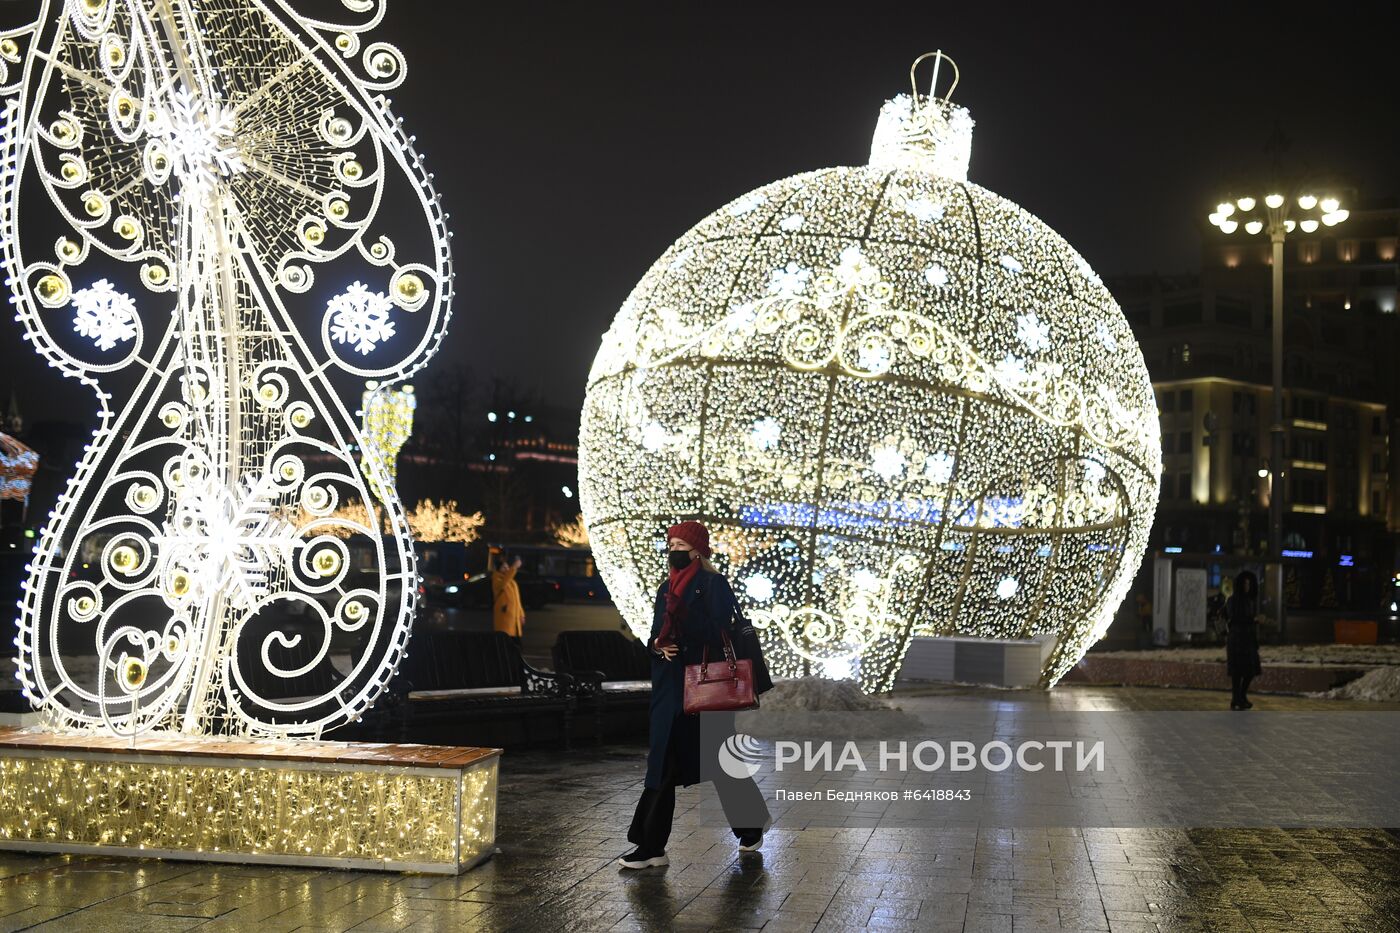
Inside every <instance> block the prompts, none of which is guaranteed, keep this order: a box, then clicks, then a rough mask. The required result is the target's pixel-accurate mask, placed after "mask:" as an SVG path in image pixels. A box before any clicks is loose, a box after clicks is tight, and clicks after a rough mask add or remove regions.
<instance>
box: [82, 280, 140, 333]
mask: <svg viewBox="0 0 1400 933" xmlns="http://www.w3.org/2000/svg"><path fill="white" fill-rule="evenodd" d="M73 307H75V308H77V309H78V313H77V315H76V316H75V317H74V318H73V328H74V329H75V330H77V332H78V333H79V334H80V335H82V336H84V337H87V338H89V339H90V340H92V342H93V343H95V344H97V349H99V350H110V349H112V348H113V347H115V346H116V345H117V344H119V343H124V342H125V341H128V340H130V339H132V338H133V337H135V336H136V303H135V302H134V301H132V300H131V297H130V296H129V295H126V294H124V293H123V292H119V291H117V290H116V289H115V288H113V287H112V283H111V282H109V281H107V280H106V279H98V280H97V281H96V282H93V283H92V287H90V288H83V289H79V290H78V291H76V292H74V293H73Z"/></svg>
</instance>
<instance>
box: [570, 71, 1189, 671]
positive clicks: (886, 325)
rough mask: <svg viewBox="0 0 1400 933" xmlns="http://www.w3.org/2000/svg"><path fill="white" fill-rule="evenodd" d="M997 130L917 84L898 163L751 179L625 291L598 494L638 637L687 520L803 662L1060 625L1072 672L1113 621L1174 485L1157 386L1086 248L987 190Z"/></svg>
mask: <svg viewBox="0 0 1400 933" xmlns="http://www.w3.org/2000/svg"><path fill="white" fill-rule="evenodd" d="M972 126H973V122H972V119H971V117H970V116H969V114H968V112H967V111H966V110H965V109H963V108H962V107H959V106H957V105H955V104H952V103H951V102H949V101H948V99H947V98H946V97H944V98H938V97H933V96H931V95H924V94H920V93H919V92H918V91H917V90H915V92H914V94H913V95H912V96H911V95H900V96H898V97H895V98H894V99H893V100H891V101H889V102H887V103H886V104H885V105H884V108H883V109H882V110H881V112H880V118H879V122H878V125H877V127H876V131H875V139H874V145H873V146H872V147H871V155H870V163H869V164H868V165H864V166H859V167H851V168H831V169H824V170H822V171H816V172H809V173H807V174H803V175H796V176H793V177H791V178H786V179H783V180H781V181H777V182H774V183H772V184H770V185H766V186H764V187H762V188H759V189H757V190H755V191H752V192H750V193H748V194H745V195H744V196H742V197H740V198H738V199H737V200H735V201H733V202H731V203H730V204H728V205H726V206H724V207H722V208H721V209H720V210H718V211H716V212H715V213H713V214H711V215H710V216H709V217H706V218H705V219H704V220H702V221H701V222H700V223H699V224H697V225H696V226H695V227H694V228H692V229H691V230H690V231H689V232H687V233H686V234H685V235H684V236H682V237H681V238H680V240H678V241H677V242H676V243H675V244H674V245H673V246H672V247H671V248H670V249H669V250H667V251H666V253H665V254H664V255H662V257H661V258H660V259H659V260H658V261H657V262H656V264H655V265H653V266H652V267H651V269H650V270H649V271H648V272H647V273H646V275H645V276H644V277H643V278H642V280H641V282H640V283H638V285H637V287H636V289H634V290H633V292H632V294H631V295H630V296H629V297H628V298H627V300H626V302H624V303H623V305H622V309H621V310H620V311H619V313H618V315H617V318H616V320H614V322H613V324H612V327H611V328H610V329H609V330H608V332H607V334H606V335H605V336H604V337H603V342H602V347H601V348H600V349H599V351H598V356H597V358H596V359H595V360H594V363H593V368H592V371H591V373H590V375H589V379H588V391H587V398H586V400H585V403H584V409H583V420H582V430H581V437H580V449H579V473H580V499H581V503H582V507H583V514H584V517H585V520H586V522H587V526H588V531H589V535H590V537H591V540H592V546H593V553H594V555H595V558H596V560H597V564H598V567H599V569H600V570H601V572H602V574H603V576H604V579H605V580H606V582H607V585H608V588H609V590H610V591H611V592H612V594H613V596H614V598H615V599H616V601H617V604H618V606H619V608H620V609H621V611H622V614H623V615H624V617H625V618H626V620H627V623H628V625H629V626H630V627H631V628H632V630H633V631H634V632H636V633H637V634H638V635H640V636H643V637H645V635H646V633H647V631H648V629H649V627H650V624H651V619H652V612H653V605H654V600H655V592H656V587H657V585H658V584H659V583H660V582H661V580H662V579H663V578H664V575H665V566H666V565H665V561H664V559H663V554H662V550H663V548H664V547H665V537H664V535H665V531H664V529H665V528H666V526H667V525H669V524H671V523H672V522H675V521H677V520H680V519H698V520H700V521H702V522H704V523H706V524H707V525H708V526H709V528H710V530H711V535H712V541H713V543H714V545H715V550H716V551H717V556H716V562H717V564H718V565H719V569H720V570H722V571H723V572H724V573H725V574H727V575H728V577H729V578H730V580H731V581H732V582H733V584H734V588H735V592H736V593H737V594H738V596H739V599H740V602H741V604H742V606H743V609H744V611H745V613H746V614H747V615H748V617H749V618H750V619H751V620H752V621H753V622H754V623H755V625H756V626H757V627H758V628H759V629H760V631H761V632H762V636H763V639H764V643H765V649H766V653H767V657H768V661H769V664H770V666H771V667H772V668H773V672H774V674H775V675H783V676H796V675H801V674H804V673H814V674H823V675H827V676H852V675H853V676H855V677H857V678H858V679H859V681H860V683H861V685H862V686H863V687H865V688H866V689H867V690H883V689H888V688H889V687H890V686H891V685H892V683H893V681H894V678H895V674H896V673H897V671H898V669H899V666H900V662H901V661H902V659H903V657H904V653H905V651H906V650H907V648H908V645H909V640H910V637H911V636H913V635H963V636H978V637H985V638H998V639H1018V638H1030V637H1034V636H1046V638H1044V639H1043V642H1044V644H1045V646H1046V651H1045V654H1044V658H1045V661H1044V666H1043V671H1042V683H1043V684H1044V685H1046V686H1049V685H1050V684H1053V683H1054V682H1055V681H1057V680H1058V679H1059V678H1060V677H1061V676H1062V675H1063V674H1064V673H1065V672H1066V671H1067V670H1068V669H1069V668H1070V667H1072V666H1073V665H1074V664H1075V663H1076V662H1077V661H1078V659H1079V658H1080V657H1081V656H1082V655H1083V653H1084V652H1085V651H1086V650H1087V649H1088V647H1089V646H1090V645H1091V644H1092V643H1093V642H1094V641H1096V640H1097V639H1098V638H1100V637H1101V636H1102V635H1103V633H1104V631H1105V630H1106V629H1107V627H1108V625H1109V622H1110V620H1111V618H1112V616H1113V613H1114V611H1115V610H1116V608H1117V606H1118V605H1119V603H1120V602H1121V600H1122V598H1123V596H1124V594H1125V592H1126V590H1127V588H1128V586H1129V585H1130V583H1131V580H1132V577H1133V576H1134V574H1135V573H1136V571H1137V568H1138V565H1139V563H1140V561H1141V559H1142V554H1143V550H1144V547H1145V545H1146V541H1147V533H1148V529H1149V527H1150V525H1151V521H1152V515H1153V512H1154V510H1155V507H1156V502H1157V484H1158V475H1159V473H1160V465H1161V446H1160V437H1159V429H1158V424H1157V416H1156V405H1155V401H1154V397H1153V393H1152V386H1151V384H1150V382H1149V380H1148V374H1147V369H1146V367H1145V365H1144V363H1143V358H1142V353H1141V351H1140V350H1139V348H1138V345H1137V343H1136V341H1135V340H1134V338H1133V335H1132V333H1131V332H1130V330H1129V328H1128V325H1127V322H1126V321H1125V319H1124V317H1123V314H1122V312H1121V311H1120V310H1119V308H1118V305H1117V304H1116V303H1115V302H1114V300H1113V297H1112V296H1111V295H1110V294H1109V293H1108V290H1107V289H1105V288H1104V286H1103V283H1102V282H1101V281H1100V280H1099V277H1098V276H1097V275H1095V274H1094V271H1093V270H1092V269H1091V268H1090V267H1089V264H1088V263H1087V262H1085V261H1084V259H1083V257H1081V256H1080V255H1079V254H1078V253H1077V252H1075V250H1074V249H1073V248H1072V247H1071V246H1070V245H1069V244H1068V243H1066V242H1065V241H1064V239H1062V238H1061V237H1060V236H1059V235H1058V234H1056V233H1055V231H1053V230H1051V229H1050V228H1049V227H1048V226H1046V225H1045V224H1044V223H1043V222H1041V221H1040V220H1038V219H1037V218H1035V217H1033V216H1031V215H1030V214H1029V213H1027V212H1026V211H1024V210H1022V209H1021V208H1020V207H1018V206H1016V205H1015V204H1013V203H1012V202H1011V201H1008V200H1007V199H1005V198H1003V197H1000V196H999V195H997V194H994V193H992V192H990V191H987V190H986V189H984V188H980V187H978V186H977V185H975V184H972V183H970V182H968V181H967V165H968V158H969V154H970V150H971V138H972ZM1027 169H1028V170H1032V169H1033V164H1032V162H1030V161H1028V163H1027ZM1034 170H1036V171H1038V170H1039V169H1038V168H1036V169H1034Z"/></svg>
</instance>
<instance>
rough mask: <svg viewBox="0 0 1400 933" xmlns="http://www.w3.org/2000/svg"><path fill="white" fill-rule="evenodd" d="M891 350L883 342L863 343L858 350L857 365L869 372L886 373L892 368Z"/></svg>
mask: <svg viewBox="0 0 1400 933" xmlns="http://www.w3.org/2000/svg"><path fill="white" fill-rule="evenodd" d="M890 362H891V360H890V351H889V349H888V348H887V347H886V346H885V345H884V344H882V343H866V344H862V345H861V347H860V349H859V350H857V351H856V365H857V366H859V367H860V368H861V369H862V370H864V371H865V372H867V373H872V374H875V375H884V374H885V373H887V372H889V369H890Z"/></svg>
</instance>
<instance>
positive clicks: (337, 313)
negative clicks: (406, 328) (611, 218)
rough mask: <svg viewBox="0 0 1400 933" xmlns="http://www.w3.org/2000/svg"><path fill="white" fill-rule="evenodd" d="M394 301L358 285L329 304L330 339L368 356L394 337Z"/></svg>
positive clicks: (327, 310)
mask: <svg viewBox="0 0 1400 933" xmlns="http://www.w3.org/2000/svg"><path fill="white" fill-rule="evenodd" d="M391 307H393V302H392V301H390V300H389V296H388V295H385V294H383V293H381V292H372V291H370V290H369V289H368V288H367V287H366V286H365V285H364V284H362V283H360V282H356V283H355V284H353V285H351V286H350V287H349V288H348V289H346V290H345V292H344V293H343V294H340V295H336V296H335V297H334V298H332V299H331V300H330V301H329V302H327V303H326V314H327V315H329V317H330V322H331V337H333V338H334V339H335V340H336V341H337V342H338V343H348V344H350V345H351V346H353V347H354V348H355V349H356V350H358V351H359V352H360V353H362V354H364V353H369V352H370V351H371V350H373V349H374V348H375V347H376V346H377V345H378V344H379V343H381V342H383V341H385V340H388V339H389V338H390V337H392V336H394V322H393V321H391V320H389V309H390V308H391Z"/></svg>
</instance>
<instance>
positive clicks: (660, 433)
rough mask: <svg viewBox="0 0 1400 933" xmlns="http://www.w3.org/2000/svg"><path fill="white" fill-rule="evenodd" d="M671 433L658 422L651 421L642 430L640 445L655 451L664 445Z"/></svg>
mask: <svg viewBox="0 0 1400 933" xmlns="http://www.w3.org/2000/svg"><path fill="white" fill-rule="evenodd" d="M670 440H671V435H670V434H668V433H667V431H666V428H665V427H664V426H663V425H661V424H660V423H658V422H656V421H653V422H651V423H650V424H648V425H647V426H646V427H645V428H644V429H643V430H642V446H643V447H645V448H646V449H647V450H650V451H651V452H653V453H655V452H656V451H659V450H661V449H662V448H664V447H665V446H666V444H667V443H668V442H669V441H670Z"/></svg>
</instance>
